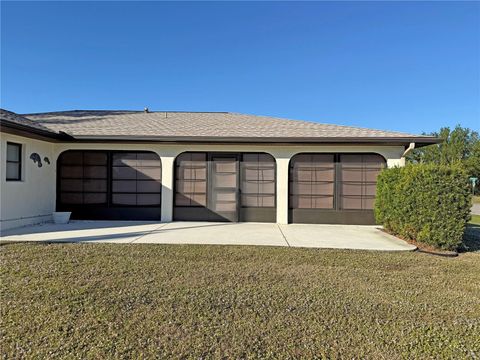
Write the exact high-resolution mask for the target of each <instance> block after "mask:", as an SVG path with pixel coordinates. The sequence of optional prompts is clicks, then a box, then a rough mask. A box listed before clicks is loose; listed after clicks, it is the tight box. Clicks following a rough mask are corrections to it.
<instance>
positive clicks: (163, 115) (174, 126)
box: [23, 110, 419, 140]
mask: <svg viewBox="0 0 480 360" xmlns="http://www.w3.org/2000/svg"><path fill="white" fill-rule="evenodd" d="M23 116H25V117H27V118H28V119H31V120H33V121H35V123H37V124H39V126H44V127H47V128H49V129H51V130H53V131H64V132H66V133H68V134H70V135H72V136H73V137H75V138H85V137H106V138H108V137H131V138H136V137H146V138H253V139H255V138H266V139H268V138H272V139H273V138H284V139H294V138H319V140H320V139H321V138H334V139H342V138H365V139H372V138H373V139H381V138H382V139H386V138H417V137H419V136H417V135H411V134H405V133H401V132H394V131H383V130H372V129H365V128H358V127H351V126H340V125H330V124H320V123H316V122H308V121H300V120H287V119H280V118H275V117H267V116H256V115H245V114H237V113H229V112H211V113H210V112H144V111H84V110H75V111H63V112H51V113H39V114H25V115H23Z"/></svg>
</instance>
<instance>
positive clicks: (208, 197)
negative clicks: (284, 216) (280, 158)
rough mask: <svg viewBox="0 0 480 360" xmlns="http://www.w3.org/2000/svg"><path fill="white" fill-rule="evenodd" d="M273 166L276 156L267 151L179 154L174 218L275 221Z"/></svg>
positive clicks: (176, 161)
mask: <svg viewBox="0 0 480 360" xmlns="http://www.w3.org/2000/svg"><path fill="white" fill-rule="evenodd" d="M275 168H276V163H275V159H274V158H273V156H271V155H269V154H266V153H230V152H229V153H224V152H185V153H182V154H180V155H179V156H178V157H177V158H176V160H175V197H174V219H175V220H183V221H258V222H275V219H276V197H275V193H276V181H275V180H276V179H275V175H276V171H275Z"/></svg>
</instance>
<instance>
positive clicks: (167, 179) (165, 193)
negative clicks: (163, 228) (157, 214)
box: [160, 156, 175, 222]
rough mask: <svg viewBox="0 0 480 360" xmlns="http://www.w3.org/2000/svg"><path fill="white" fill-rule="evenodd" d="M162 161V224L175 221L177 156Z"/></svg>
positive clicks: (163, 158) (165, 157)
mask: <svg viewBox="0 0 480 360" xmlns="http://www.w3.org/2000/svg"><path fill="white" fill-rule="evenodd" d="M160 158H161V160H162V208H161V210H162V214H161V218H162V222H171V221H172V220H173V183H174V181H175V174H174V171H175V169H174V164H175V156H161V157H160Z"/></svg>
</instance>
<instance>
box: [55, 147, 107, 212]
mask: <svg viewBox="0 0 480 360" xmlns="http://www.w3.org/2000/svg"><path fill="white" fill-rule="evenodd" d="M107 164H108V162H107V154H106V153H104V152H96V151H67V152H64V153H63V154H62V155H61V158H60V163H59V165H60V166H59V167H60V169H59V176H60V202H61V203H62V204H70V205H82V204H84V205H86V204H89V205H101V204H106V203H107V176H108V171H107Z"/></svg>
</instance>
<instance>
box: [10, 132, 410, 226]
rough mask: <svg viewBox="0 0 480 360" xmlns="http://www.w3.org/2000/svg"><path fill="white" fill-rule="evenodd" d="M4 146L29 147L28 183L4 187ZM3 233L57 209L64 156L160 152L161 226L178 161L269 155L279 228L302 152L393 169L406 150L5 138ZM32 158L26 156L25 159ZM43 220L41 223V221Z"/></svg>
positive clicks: (167, 216) (285, 216) (169, 206)
mask: <svg viewBox="0 0 480 360" xmlns="http://www.w3.org/2000/svg"><path fill="white" fill-rule="evenodd" d="M6 141H13V142H20V143H22V144H25V151H24V156H25V157H26V158H25V161H24V166H25V167H26V169H25V170H26V171H25V172H24V179H23V181H22V182H19V183H11V182H6V181H5V175H4V169H5V155H4V154H5V151H4V150H5V147H6ZM1 146H2V158H1V162H2V167H1V168H2V181H1V185H2V197H1V209H2V213H1V219H2V228H6V227H12V226H21V225H24V224H28V223H33V222H37V221H38V220H40V219H49V216H50V215H51V213H52V211H54V207H55V196H56V193H55V186H56V174H55V171H56V161H57V158H58V156H59V155H60V154H61V153H62V152H63V151H66V150H71V149H87V150H137V151H140V150H144V151H154V152H156V153H157V154H158V155H159V156H160V158H161V160H162V185H163V186H162V189H163V190H162V221H163V222H168V221H172V216H173V184H174V160H175V158H176V156H177V155H178V154H180V153H182V152H184V151H224V152H228V151H231V152H267V153H269V154H271V155H272V156H274V157H275V159H276V162H277V222H278V223H282V224H286V223H287V222H288V166H289V161H290V158H291V157H292V156H293V155H295V154H297V153H301V152H325V153H338V152H371V153H377V154H380V155H382V156H383V157H384V158H385V159H386V160H387V165H388V166H389V167H393V166H402V165H403V164H404V160H403V159H402V158H401V156H402V154H403V152H404V148H403V146H359V145H342V146H338V145H302V146H289V145H254V144H251V145H250V144H244V145H179V144H155V143H152V144H131V143H130V144H127V143H125V144H121V143H112V144H106V143H55V144H50V143H46V142H42V141H38V140H29V139H26V138H20V137H17V136H13V135H8V134H3V133H2V141H1ZM32 152H38V153H39V154H40V156H41V157H42V159H43V157H44V156H48V157H49V158H50V160H51V165H44V166H43V167H42V168H38V167H37V166H36V165H35V164H33V162H32V161H31V160H30V159H28V157H29V156H30V154H31V153H32ZM27 155H28V156H27ZM42 216H43V217H42Z"/></svg>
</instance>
